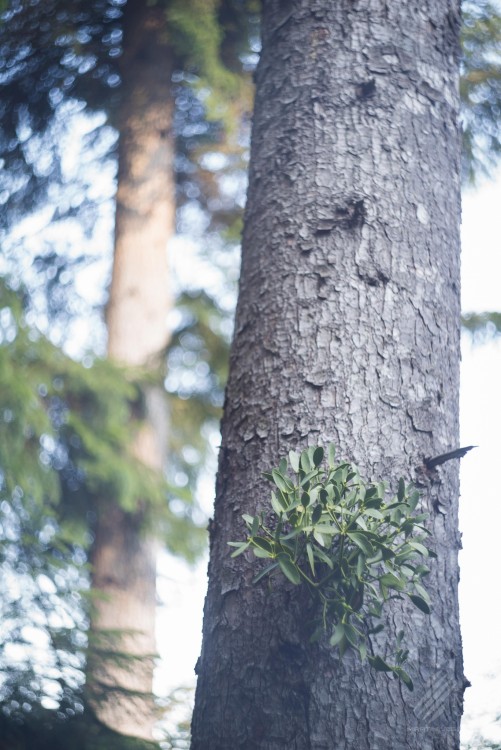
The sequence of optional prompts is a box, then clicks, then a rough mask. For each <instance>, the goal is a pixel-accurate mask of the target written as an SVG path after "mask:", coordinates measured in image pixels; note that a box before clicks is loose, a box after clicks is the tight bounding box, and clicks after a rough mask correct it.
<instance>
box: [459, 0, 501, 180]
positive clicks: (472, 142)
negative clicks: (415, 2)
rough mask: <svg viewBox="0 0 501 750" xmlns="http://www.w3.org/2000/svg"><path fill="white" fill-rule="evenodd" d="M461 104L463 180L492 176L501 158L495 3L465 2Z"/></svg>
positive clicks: (499, 13)
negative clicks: (500, 157) (486, 175)
mask: <svg viewBox="0 0 501 750" xmlns="http://www.w3.org/2000/svg"><path fill="white" fill-rule="evenodd" d="M462 15H463V27H462V34H461V41H462V51H463V59H462V69H461V82H460V93H461V104H462V121H463V179H464V180H465V181H469V182H473V181H474V180H475V177H476V176H477V175H479V174H480V175H481V174H491V173H492V169H493V167H494V166H495V165H496V164H497V163H498V160H499V156H500V154H501V127H500V123H501V8H500V6H499V4H498V3H497V2H493V1H492V0H465V1H464V2H463V5H462Z"/></svg>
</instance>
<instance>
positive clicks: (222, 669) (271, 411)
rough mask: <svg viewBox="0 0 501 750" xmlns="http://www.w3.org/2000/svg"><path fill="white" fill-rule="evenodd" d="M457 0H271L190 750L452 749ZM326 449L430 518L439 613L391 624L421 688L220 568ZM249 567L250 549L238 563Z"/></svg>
mask: <svg viewBox="0 0 501 750" xmlns="http://www.w3.org/2000/svg"><path fill="white" fill-rule="evenodd" d="M458 6H459V3H458V2H457V0H423V2H420V3H413V2H409V1H408V0H407V1H405V2H404V1H403V0H402V2H391V3H387V2H384V1H383V0H339V2H331V1H330V0H294V1H293V2H282V1H280V0H264V3H263V24H262V33H263V47H262V54H261V60H260V63H259V66H258V70H257V77H256V83H257V91H256V108H255V117H254V125H253V137H252V152H251V168H250V182H249V192H248V205H247V210H246V220H245V228H244V239H243V259H242V272H241V281H240V295H239V302H238V309H237V317H236V328H235V338H234V343H233V348H232V354H231V364H230V378H229V383H228V388H227V397H226V404H225V412H224V419H223V427H222V429H223V439H222V447H221V453H220V464H219V473H218V479H217V490H216V507H215V516H214V522H213V524H212V533H211V558H210V564H209V591H208V595H207V600H206V605H205V619H204V640H203V647H202V654H201V658H200V661H199V664H198V670H197V671H198V673H199V681H198V687H197V695H196V703H195V713H194V718H193V729H192V732H193V741H192V750H230V749H231V750H235V748H245V749H246V750H252V749H253V748H255V749H256V750H257V749H258V748H259V750H278V749H279V748H280V749H284V750H285V749H287V750H341V749H342V750H388V749H389V748H390V749H394V750H402V748H411V749H412V750H432V749H433V750H446V749H447V750H453V749H454V748H458V747H459V721H460V716H461V710H462V694H463V686H464V677H463V668H462V653H461V639H460V630H459V617H458V600H457V583H458V563H457V553H458V549H459V547H460V538H459V533H458V530H457V505H458V494H459V486H458V462H457V461H452V462H449V463H446V464H444V465H443V466H442V467H440V468H439V469H438V470H436V472H434V473H433V475H431V476H425V475H424V474H423V473H422V472H421V470H420V469H419V467H420V466H421V465H422V464H423V459H424V458H425V457H428V456H433V455H436V454H439V453H442V452H445V451H447V450H448V449H450V448H454V447H456V446H457V445H458V442H457V441H458V372H459V222H460V192H459V191H460V183H459V137H458V120H457V117H458V32H459V7H458ZM327 441H334V442H335V443H336V444H337V446H338V448H339V453H340V455H341V456H342V457H345V458H348V459H350V460H354V461H355V462H356V463H357V464H358V465H359V467H360V469H361V471H362V474H363V475H365V477H366V478H367V479H386V478H391V479H392V480H393V486H394V487H395V485H396V482H397V480H398V477H400V476H403V477H405V478H406V479H413V480H414V481H417V482H419V483H420V484H421V486H422V489H423V499H422V503H423V506H424V508H425V509H426V510H428V511H430V512H431V514H432V523H431V526H432V528H431V530H432V532H433V538H434V547H435V549H436V552H437V554H438V560H436V561H433V562H432V563H431V566H430V567H431V568H432V574H431V576H430V579H431V580H430V582H429V589H430V593H431V596H432V602H433V611H432V614H431V616H430V617H427V616H426V615H423V614H422V613H421V612H419V611H418V610H417V609H415V608H414V607H412V606H410V607H406V606H402V605H400V604H397V605H396V606H394V608H393V609H392V614H391V618H390V631H389V634H388V637H394V635H395V631H397V630H399V629H400V626H401V625H404V627H405V630H406V633H407V642H408V644H409V645H410V649H411V653H410V662H411V665H412V668H411V669H410V671H411V674H412V677H413V679H414V684H415V691H414V693H413V694H412V693H409V692H408V691H407V690H406V689H405V688H404V687H403V686H402V685H401V684H400V683H398V682H397V681H395V680H392V679H389V678H388V677H387V676H386V675H384V674H381V673H376V672H374V671H372V670H371V669H370V668H369V667H368V666H365V665H361V664H360V663H359V662H358V661H357V659H356V658H355V656H354V655H353V654H352V655H351V656H350V655H348V656H346V657H345V659H344V661H343V662H341V661H340V659H339V657H338V655H337V652H336V651H333V650H332V649H330V648H329V646H328V644H327V643H320V644H313V645H312V644H310V643H309V642H308V634H309V633H308V626H307V622H306V621H307V619H308V618H307V608H308V606H309V603H308V600H306V599H305V598H304V597H305V594H304V592H303V591H302V589H301V588H300V587H294V586H292V585H291V584H289V583H288V582H286V581H285V579H284V581H282V582H279V579H276V580H274V583H273V586H272V587H269V586H268V585H267V583H266V581H261V582H260V583H258V584H257V585H253V584H252V578H253V577H254V575H255V574H256V572H257V571H258V570H259V569H260V567H261V565H262V563H261V562H258V561H256V560H255V559H253V556H252V555H249V556H248V557H246V556H245V555H244V556H241V557H238V558H236V559H231V558H230V553H231V548H228V547H227V542H228V541H230V540H238V539H242V538H243V536H244V534H245V527H244V524H243V522H242V520H241V514H242V513H243V512H248V513H253V512H255V510H256V509H260V508H262V507H264V506H265V504H266V506H267V505H268V496H269V485H268V484H267V483H266V482H265V481H264V480H263V479H262V477H261V472H262V471H267V470H269V468H270V467H271V466H275V465H277V464H278V459H279V458H280V457H281V456H282V455H286V453H287V451H288V450H290V449H296V448H297V449H302V448H304V447H306V446H307V445H314V444H317V443H319V442H320V443H322V442H323V443H324V445H325V444H326V443H327ZM246 554H247V553H246Z"/></svg>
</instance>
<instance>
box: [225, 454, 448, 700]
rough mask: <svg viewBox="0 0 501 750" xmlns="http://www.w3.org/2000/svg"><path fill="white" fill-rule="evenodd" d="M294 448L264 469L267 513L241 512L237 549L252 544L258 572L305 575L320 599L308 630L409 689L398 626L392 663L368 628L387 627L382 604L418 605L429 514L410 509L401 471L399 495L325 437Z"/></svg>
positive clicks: (300, 579)
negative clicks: (365, 476) (341, 458)
mask: <svg viewBox="0 0 501 750" xmlns="http://www.w3.org/2000/svg"><path fill="white" fill-rule="evenodd" d="M324 453H325V452H324V449H323V448H322V447H321V446H318V447H311V448H308V449H307V450H304V451H302V453H296V452H295V451H290V452H289V455H288V458H282V460H281V461H280V463H279V465H278V466H277V467H276V468H273V469H272V470H271V471H270V472H267V473H265V474H264V476H265V478H266V479H268V480H269V481H270V482H271V484H272V485H273V486H274V487H273V491H272V492H271V507H272V511H273V512H272V513H268V514H267V513H259V514H257V515H254V516H251V515H247V514H245V515H244V516H243V519H244V521H245V524H246V526H247V537H246V539H245V541H243V542H230V545H231V546H233V547H235V550H234V552H233V553H232V556H233V557H236V556H238V555H241V554H242V553H243V552H245V551H246V550H247V549H252V550H253V552H254V555H255V556H256V557H257V558H258V559H265V560H267V561H268V565H267V566H266V567H265V568H264V569H263V570H262V571H261V572H260V573H259V574H258V575H257V576H256V578H255V581H256V582H257V581H259V580H260V579H262V578H263V577H265V576H273V575H275V574H277V573H280V574H282V575H283V576H285V578H287V580H288V581H290V582H291V583H292V584H294V585H295V586H299V585H303V586H306V587H307V588H308V590H309V591H310V593H311V595H312V596H313V597H314V599H315V600H316V601H317V602H318V605H319V606H318V612H319V615H318V619H317V621H316V623H315V625H316V629H315V632H314V634H313V636H312V637H313V639H317V638H319V637H320V636H321V635H322V633H323V632H328V633H329V638H330V644H331V646H333V647H337V648H338V650H339V652H340V654H341V656H343V655H344V653H345V652H346V651H347V650H348V649H355V650H356V651H357V652H358V653H359V655H360V658H361V659H362V660H367V661H368V662H369V664H370V665H371V666H372V667H373V668H374V669H375V670H377V671H381V672H388V673H390V674H393V675H394V676H395V677H396V678H398V679H399V680H401V681H402V682H403V683H404V684H405V685H406V686H407V687H408V688H409V689H411V690H412V688H413V685H412V680H411V678H410V676H409V675H408V674H407V672H406V671H405V670H404V669H403V667H402V665H403V664H404V662H405V661H406V660H407V656H408V650H407V649H406V648H405V645H404V642H403V641H404V633H403V632H400V633H399V635H398V637H397V641H396V645H395V649H394V657H393V659H394V663H393V664H390V663H388V661H387V659H386V658H383V657H382V656H381V655H379V654H377V653H375V652H374V648H373V644H372V641H371V636H373V635H375V634H377V633H379V632H381V631H382V630H383V629H384V623H383V622H382V619H383V612H384V609H385V606H386V605H387V603H388V602H390V601H391V600H393V599H407V600H409V601H410V602H412V604H413V605H414V606H415V607H417V609H419V610H420V611H421V612H423V613H424V614H429V613H430V597H429V595H428V592H427V591H426V588H425V587H424V585H423V579H424V578H425V576H426V575H428V573H429V568H428V567H427V566H426V565H425V564H423V558H425V559H426V558H428V557H435V554H434V553H433V552H432V551H431V550H430V549H429V548H428V547H427V544H426V541H427V538H428V535H429V532H428V531H427V529H426V527H425V526H424V523H425V521H426V518H427V515H426V514H425V513H419V512H417V511H416V509H417V505H418V503H419V493H418V492H417V491H416V490H415V489H414V488H413V487H412V486H410V485H406V484H405V482H404V480H403V479H400V480H399V482H398V490H397V493H396V495H395V496H393V497H388V493H387V489H388V486H387V483H385V482H380V483H377V484H374V483H365V482H364V481H363V480H362V478H361V477H360V474H359V472H358V470H357V468H356V467H355V466H354V465H352V464H350V463H348V462H341V463H337V462H336V460H335V447H334V445H330V446H329V449H328V456H327V466H326V467H323V465H322V464H323V462H324Z"/></svg>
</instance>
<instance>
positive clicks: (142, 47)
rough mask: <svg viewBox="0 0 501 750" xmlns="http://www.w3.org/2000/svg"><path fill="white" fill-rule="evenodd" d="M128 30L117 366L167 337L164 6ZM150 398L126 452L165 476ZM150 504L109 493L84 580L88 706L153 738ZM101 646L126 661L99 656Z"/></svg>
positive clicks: (128, 21)
mask: <svg viewBox="0 0 501 750" xmlns="http://www.w3.org/2000/svg"><path fill="white" fill-rule="evenodd" d="M124 27H125V30H124V53H123V58H122V64H121V70H122V87H123V93H122V103H121V107H120V111H119V116H118V121H119V170H118V186H117V207H116V219H115V252H114V262H113V275H112V282H111V289H110V299H109V304H108V315H107V322H108V354H109V356H110V357H111V358H113V359H114V360H116V361H118V362H121V363H123V364H127V365H132V366H136V365H138V366H141V367H148V366H154V365H155V364H156V363H157V359H156V358H158V356H159V354H160V351H161V349H162V348H164V347H165V346H166V344H167V327H166V316H167V312H168V310H169V304H170V300H169V294H168V286H167V277H168V266H167V243H168V240H169V238H170V237H171V236H172V234H173V232H174V211H175V186H174V177H173V153H174V139H173V133H172V110H173V102H172V96H171V72H172V71H171V68H172V63H171V54H170V51H169V46H168V43H167V38H166V28H165V15H164V11H163V10H162V8H161V7H158V6H156V5H154V4H153V5H152V4H148V3H144V2H142V1H140V0H128V2H127V5H126V9H125V18H124ZM158 395H159V394H156V393H155V392H153V391H152V392H151V393H150V394H148V396H147V399H146V401H147V403H146V407H147V412H148V414H149V419H148V420H147V421H146V423H145V424H144V426H143V428H142V430H141V432H140V433H139V434H138V435H137V437H136V438H135V441H134V444H133V446H132V451H133V453H134V455H135V456H136V457H137V458H139V459H140V460H141V461H143V462H144V463H145V464H146V465H147V466H149V467H150V468H153V469H157V470H158V471H161V470H162V467H163V463H164V447H165V446H164V445H163V444H162V442H164V441H162V437H164V433H165V414H163V412H162V405H161V403H159V399H158V398H157V396H158ZM160 402H161V399H160ZM147 500H148V499H147V498H138V511H137V513H135V514H131V513H126V512H124V511H123V510H122V509H121V508H120V507H118V506H117V505H115V504H113V503H111V502H109V501H108V500H105V501H104V502H103V504H102V506H101V508H99V510H98V519H97V525H96V531H95V541H94V544H93V549H92V564H93V569H92V585H93V588H94V590H95V591H96V592H97V595H98V598H97V600H96V602H95V614H94V616H93V618H92V622H91V636H92V641H91V646H92V643H94V644H95V645H94V648H95V651H94V654H92V651H91V659H90V661H89V675H88V677H89V686H90V689H91V691H92V690H93V689H94V690H96V686H97V684H98V683H101V684H104V685H106V686H110V687H112V688H114V690H113V691H112V692H109V693H106V694H104V695H100V696H99V700H95V701H94V708H95V710H96V713H97V715H98V717H99V718H100V719H101V720H102V721H103V722H104V723H105V724H107V725H108V726H110V727H111V728H113V729H115V730H117V731H119V732H122V733H123V734H128V735H134V736H138V737H141V738H144V739H151V738H152V730H153V725H154V722H155V719H156V717H155V714H154V710H153V702H152V696H151V693H152V681H153V666H154V665H153V658H154V654H155V651H156V648H155V607H156V596H155V573H156V564H155V556H156V555H155V552H156V544H155V542H154V540H152V539H150V538H147V537H146V536H145V535H144V533H143V531H142V529H141V526H142V521H143V513H142V511H141V506H142V505H143V507H144V505H145V504H147ZM102 648H110V650H111V651H114V652H117V653H118V652H120V653H123V654H125V655H126V657H127V658H125V659H123V660H122V659H120V660H118V661H117V659H116V657H113V656H112V657H110V658H105V657H104V656H103V654H102V653H101V652H100V650H101V649H102ZM128 657H130V658H128ZM130 691H133V692H137V693H139V694H144V695H143V697H141V696H140V695H137V696H134V695H133V694H131V692H130Z"/></svg>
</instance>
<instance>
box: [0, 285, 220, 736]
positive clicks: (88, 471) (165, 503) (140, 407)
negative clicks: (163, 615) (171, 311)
mask: <svg viewBox="0 0 501 750" xmlns="http://www.w3.org/2000/svg"><path fill="white" fill-rule="evenodd" d="M26 299H27V295H26V294H23V292H22V291H19V290H14V289H12V288H11V287H10V286H9V285H8V284H7V283H6V282H5V281H3V282H1V283H0V381H1V386H2V387H1V389H0V570H1V573H2V580H3V581H4V587H3V591H2V597H1V599H0V613H1V625H0V635H1V644H2V645H1V646H0V717H1V716H2V715H3V716H4V717H9V720H11V721H12V722H13V727H12V731H14V730H15V726H16V723H22V722H23V721H24V719H27V720H28V723H29V721H31V718H32V717H34V716H35V715H37V712H38V713H40V712H41V716H43V717H45V719H47V720H48V719H49V718H52V720H54V719H55V718H58V719H61V720H64V721H67V720H68V721H69V720H70V719H73V718H75V717H78V715H79V714H80V713H81V712H82V711H83V706H84V704H85V701H84V693H83V689H84V668H85V659H86V654H87V647H88V639H87V635H86V629H87V625H88V611H89V606H91V604H92V595H91V594H90V592H89V580H88V565H87V549H88V547H89V545H90V543H91V541H92V529H93V522H94V520H95V517H96V508H97V503H99V504H100V505H101V506H102V503H103V502H114V503H117V504H119V505H120V507H122V508H123V509H124V510H126V511H128V512H136V510H137V503H138V498H142V499H143V500H142V507H143V512H144V509H145V502H146V500H145V499H146V498H147V508H148V512H147V513H146V514H145V519H146V522H147V523H148V526H149V527H151V526H153V527H154V528H155V533H156V534H157V535H159V536H161V538H162V540H163V542H164V544H165V545H166V547H167V549H169V550H170V551H171V552H174V553H176V554H181V555H183V556H184V557H186V558H187V559H194V558H195V556H196V555H197V554H198V553H199V552H200V551H201V550H202V549H203V548H204V546H205V530H204V528H203V525H204V518H203V516H201V514H200V512H199V511H198V516H197V512H196V511H195V507H194V504H193V494H192V493H188V492H187V491H181V492H177V489H176V487H175V486H172V485H169V483H168V482H167V480H166V479H165V478H163V477H161V476H160V477H159V476H158V475H157V474H156V473H155V472H153V471H150V470H149V469H147V468H146V467H145V466H144V465H143V464H141V463H140V462H139V461H137V460H136V459H134V457H133V456H132V455H131V453H130V443H131V437H132V436H133V434H134V433H135V431H136V430H137V429H138V428H139V427H140V425H141V419H142V417H143V416H144V402H143V392H144V389H145V388H147V387H149V386H151V383H152V375H151V374H148V375H145V374H144V373H141V372H137V371H135V372H130V371H127V370H125V369H124V368H119V367H118V366H116V365H114V364H112V363H110V362H108V361H104V360H99V359H93V360H91V359H90V358H84V361H83V363H79V362H75V361H73V360H72V359H70V358H69V357H67V356H66V355H65V354H64V353H63V352H62V351H61V350H60V349H58V348H57V347H55V346H54V345H53V344H51V342H50V341H48V340H47V339H46V338H45V337H44V336H42V335H41V334H40V333H39V332H38V331H37V330H36V329H35V328H33V327H31V326H30V325H29V324H28V323H27V322H26V309H25V303H26ZM205 374H206V376H207V378H208V380H207V384H206V392H205V393H204V392H203V389H201V396H200V397H201V398H204V397H206V398H209V395H208V393H209V390H210V388H211V386H210V382H211V381H210V378H209V373H208V372H206V373H205ZM220 376H221V375H220ZM158 377H160V379H161V376H159V375H157V378H158ZM171 398H172V399H174V396H171ZM215 408H216V407H215V406H214V409H215ZM214 413H215V411H214ZM200 451H201V452H203V451H202V448H200ZM188 458H190V456H189V455H188ZM191 468H192V470H193V467H191ZM196 520H198V523H197V522H196ZM47 701H48V702H49V704H50V705H51V706H52V710H51V711H48V710H46V709H45V708H44V705H45V704H46V703H47ZM45 719H44V720H45ZM37 721H38V720H37ZM40 721H42V719H40ZM71 726H72V727H77V726H78V723H76V724H75V723H72V724H71ZM47 731H49V729H48V730H47ZM75 742H76V740H75ZM12 746H14V745H12ZM39 746H40V745H37V747H39ZM54 746H56V745H54ZM75 746H76V745H75ZM0 747H1V745H0ZM89 747H91V745H89ZM92 747H93V746H92ZM96 747H97V745H96ZM103 747H104V745H103ZM110 747H111V745H110Z"/></svg>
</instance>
